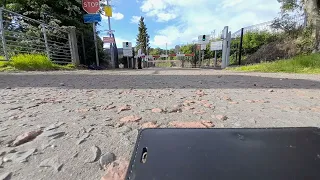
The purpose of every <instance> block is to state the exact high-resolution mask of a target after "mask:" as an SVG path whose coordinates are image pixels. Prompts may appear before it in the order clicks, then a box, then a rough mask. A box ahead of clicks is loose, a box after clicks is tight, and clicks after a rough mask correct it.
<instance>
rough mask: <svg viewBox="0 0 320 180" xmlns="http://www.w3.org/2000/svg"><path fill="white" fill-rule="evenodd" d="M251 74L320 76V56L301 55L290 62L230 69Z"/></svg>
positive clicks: (281, 61)
mask: <svg viewBox="0 0 320 180" xmlns="http://www.w3.org/2000/svg"><path fill="white" fill-rule="evenodd" d="M230 69H231V70H236V71H249V72H286V73H312V74H320V54H312V55H300V56H296V57H294V58H292V59H288V60H279V61H275V62H267V63H261V64H256V65H249V66H242V67H237V68H230Z"/></svg>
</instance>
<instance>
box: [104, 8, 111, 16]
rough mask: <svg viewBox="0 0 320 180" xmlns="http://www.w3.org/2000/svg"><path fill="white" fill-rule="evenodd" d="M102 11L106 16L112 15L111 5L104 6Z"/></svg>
mask: <svg viewBox="0 0 320 180" xmlns="http://www.w3.org/2000/svg"><path fill="white" fill-rule="evenodd" d="M104 13H105V15H106V16H108V17H112V7H111V6H105V7H104Z"/></svg>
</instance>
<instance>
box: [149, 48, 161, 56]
mask: <svg viewBox="0 0 320 180" xmlns="http://www.w3.org/2000/svg"><path fill="white" fill-rule="evenodd" d="M161 52H162V49H160V48H155V49H154V48H151V49H150V55H161Z"/></svg>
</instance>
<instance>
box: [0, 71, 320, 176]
mask: <svg viewBox="0 0 320 180" xmlns="http://www.w3.org/2000/svg"><path fill="white" fill-rule="evenodd" d="M0 96H1V98H0V104H1V106H0V125H1V126H0V179H1V177H5V176H8V177H9V176H11V179H19V180H23V179H26V180H27V179H28V180H29V179H46V180H47V179H63V180H64V179H72V180H78V179H87V180H91V179H92V180H94V179H95V180H96V179H100V178H101V177H102V176H103V175H105V174H107V176H105V180H106V179H108V180H110V179H112V176H113V178H114V179H116V178H115V177H116V176H115V175H110V174H116V173H117V172H115V171H119V172H122V171H123V169H125V168H122V171H121V168H119V167H121V165H123V164H126V161H128V160H129V159H130V156H131V152H132V150H133V146H134V143H135V140H136V137H137V135H138V129H141V128H143V127H159V128H166V127H178V128H180V127H198V128H244V127H249V128H257V127H309V126H315V127H320V118H319V117H320V75H296V74H280V73H279V74H263V73H236V72H229V71H215V70H199V69H184V70H182V69H146V70H139V71H134V70H130V71H125V70H123V71H73V72H21V73H0ZM33 131H36V132H38V133H36V132H33ZM28 132H29V133H28ZM25 133H28V134H25ZM20 135H24V136H22V137H19V138H18V139H17V137H18V136H20ZM25 141H28V142H27V143H25ZM101 155H102V156H103V155H105V156H103V157H104V158H106V157H109V158H106V159H107V160H105V159H104V160H103V163H104V164H108V163H111V162H112V161H113V160H115V159H117V161H118V162H119V163H120V165H117V163H112V164H111V166H112V167H110V165H109V166H107V167H106V168H105V169H106V170H103V168H101V167H100V165H99V164H100V163H99V158H100V156H101ZM113 155H114V156H115V157H113ZM110 157H111V158H110ZM104 164H102V165H104ZM124 167H125V166H124ZM108 174H109V177H108ZM118 178H119V177H118Z"/></svg>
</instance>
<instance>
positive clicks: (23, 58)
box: [10, 54, 54, 71]
mask: <svg viewBox="0 0 320 180" xmlns="http://www.w3.org/2000/svg"><path fill="white" fill-rule="evenodd" d="M10 64H11V65H12V66H13V67H15V68H16V69H19V70H25V71H35V70H38V71H46V70H52V69H54V65H53V63H52V62H51V61H50V60H49V59H48V57H47V56H45V55H42V54H19V55H16V56H13V57H12V58H11V61H10Z"/></svg>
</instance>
